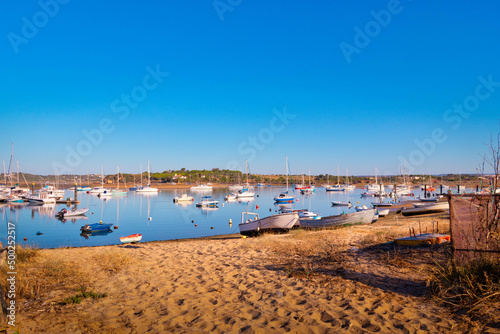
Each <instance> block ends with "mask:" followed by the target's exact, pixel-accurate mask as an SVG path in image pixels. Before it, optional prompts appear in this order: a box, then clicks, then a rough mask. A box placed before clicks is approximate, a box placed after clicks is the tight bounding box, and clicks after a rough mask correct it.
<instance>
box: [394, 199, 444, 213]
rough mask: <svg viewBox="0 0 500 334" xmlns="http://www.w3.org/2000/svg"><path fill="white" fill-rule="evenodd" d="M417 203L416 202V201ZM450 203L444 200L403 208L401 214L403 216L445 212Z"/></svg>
mask: <svg viewBox="0 0 500 334" xmlns="http://www.w3.org/2000/svg"><path fill="white" fill-rule="evenodd" d="M414 204H416V203H414ZM449 208H450V205H449V204H448V202H443V203H437V204H429V205H422V206H417V207H414V208H412V209H404V210H403V209H402V210H401V214H402V215H403V216H416V215H426V214H430V213H439V212H445V211H447V210H449Z"/></svg>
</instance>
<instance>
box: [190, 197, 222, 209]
mask: <svg viewBox="0 0 500 334" xmlns="http://www.w3.org/2000/svg"><path fill="white" fill-rule="evenodd" d="M196 206H197V207H202V208H215V207H218V206H219V201H216V200H214V199H213V198H212V196H203V197H202V198H201V202H198V203H196Z"/></svg>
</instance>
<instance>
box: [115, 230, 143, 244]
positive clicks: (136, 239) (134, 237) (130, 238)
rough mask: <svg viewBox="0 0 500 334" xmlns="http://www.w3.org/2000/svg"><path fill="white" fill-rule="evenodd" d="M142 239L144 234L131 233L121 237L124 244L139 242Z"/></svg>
mask: <svg viewBox="0 0 500 334" xmlns="http://www.w3.org/2000/svg"><path fill="white" fill-rule="evenodd" d="M141 239H142V234H138V233H136V234H131V235H128V236H126V237H120V241H121V242H122V243H124V244H129V243H134V242H139V241H141Z"/></svg>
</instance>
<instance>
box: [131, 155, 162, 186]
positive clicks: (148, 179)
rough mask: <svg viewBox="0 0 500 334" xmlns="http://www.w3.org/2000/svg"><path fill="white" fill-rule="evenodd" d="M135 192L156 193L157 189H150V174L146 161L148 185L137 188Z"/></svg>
mask: <svg viewBox="0 0 500 334" xmlns="http://www.w3.org/2000/svg"><path fill="white" fill-rule="evenodd" d="M136 192H138V193H157V192H158V188H153V187H151V172H150V170H149V160H148V185H147V186H145V187H138V188H137V190H136Z"/></svg>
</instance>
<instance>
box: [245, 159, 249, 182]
mask: <svg viewBox="0 0 500 334" xmlns="http://www.w3.org/2000/svg"><path fill="white" fill-rule="evenodd" d="M245 163H246V165H247V187H248V185H249V183H248V160H245Z"/></svg>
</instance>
